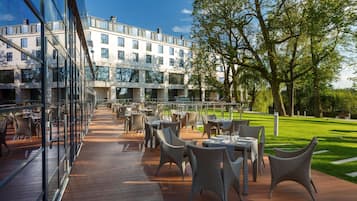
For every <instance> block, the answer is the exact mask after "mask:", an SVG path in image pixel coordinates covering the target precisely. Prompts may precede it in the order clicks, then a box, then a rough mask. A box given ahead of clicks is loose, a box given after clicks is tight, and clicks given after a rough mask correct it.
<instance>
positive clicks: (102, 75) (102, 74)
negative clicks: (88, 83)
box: [95, 66, 109, 81]
mask: <svg viewBox="0 0 357 201" xmlns="http://www.w3.org/2000/svg"><path fill="white" fill-rule="evenodd" d="M95 78H96V80H98V81H109V67H108V66H97V67H96V76H95Z"/></svg>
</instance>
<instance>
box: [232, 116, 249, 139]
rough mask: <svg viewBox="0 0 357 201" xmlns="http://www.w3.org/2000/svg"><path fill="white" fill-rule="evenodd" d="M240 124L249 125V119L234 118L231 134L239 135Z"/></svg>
mask: <svg viewBox="0 0 357 201" xmlns="http://www.w3.org/2000/svg"><path fill="white" fill-rule="evenodd" d="M240 126H249V120H235V119H233V120H232V124H231V127H230V130H229V132H230V134H231V135H238V134H239V129H240Z"/></svg>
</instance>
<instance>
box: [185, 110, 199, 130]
mask: <svg viewBox="0 0 357 201" xmlns="http://www.w3.org/2000/svg"><path fill="white" fill-rule="evenodd" d="M186 118H187V119H186V127H187V126H191V128H192V130H193V129H194V128H196V126H197V118H198V114H197V112H187V113H186Z"/></svg>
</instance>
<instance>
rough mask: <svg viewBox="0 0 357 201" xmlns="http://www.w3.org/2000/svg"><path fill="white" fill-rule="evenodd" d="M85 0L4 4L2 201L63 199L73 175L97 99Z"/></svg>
mask: <svg viewBox="0 0 357 201" xmlns="http://www.w3.org/2000/svg"><path fill="white" fill-rule="evenodd" d="M81 3H84V2H83V0H78V1H57V0H56V1H39V0H30V1H1V8H2V9H0V10H1V15H3V14H5V13H3V12H4V11H6V14H7V15H8V16H13V17H11V18H8V19H7V20H1V21H0V52H3V53H2V54H0V61H6V62H0V83H1V84H0V122H1V124H0V125H5V128H4V131H5V132H4V133H1V137H0V139H1V140H2V139H3V140H2V141H1V143H2V144H1V145H0V146H2V147H3V149H0V161H1V162H0V164H1V165H0V199H1V200H29V201H31V200H34V201H35V200H45V201H47V200H59V199H60V196H61V191H63V190H64V188H65V185H66V183H67V181H68V179H69V173H70V169H71V168H72V166H73V163H74V160H75V158H76V156H77V155H78V152H79V150H80V147H81V145H82V139H83V136H84V135H85V134H86V133H87V130H88V124H89V119H90V117H91V116H90V115H91V114H92V113H93V112H92V111H93V109H94V104H95V102H94V101H95V97H94V93H93V89H91V88H89V86H88V80H87V79H86V76H85V75H86V74H85V70H84V69H85V68H84V66H87V67H88V68H89V73H90V74H92V77H93V73H94V70H93V67H92V62H91V60H90V57H89V51H88V47H87V46H86V45H85V44H86V40H85V37H84V36H85V34H84V29H83V27H82V24H80V22H81V19H82V16H81V13H82V11H79V10H78V9H77V8H79V9H82V8H81V7H80V6H78V5H83V4H81ZM65 25H66V26H65ZM78 25H80V26H78ZM65 27H66V28H65ZM54 31H55V33H56V35H54V34H53V33H54ZM2 129H3V128H2ZM4 143H7V145H8V147H6V146H3V144H4Z"/></svg>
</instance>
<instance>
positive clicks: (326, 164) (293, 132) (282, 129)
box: [210, 112, 357, 183]
mask: <svg viewBox="0 0 357 201" xmlns="http://www.w3.org/2000/svg"><path fill="white" fill-rule="evenodd" d="M210 113H211V112H210ZM212 113H213V112H212ZM215 113H216V115H217V117H218V118H221V112H215ZM225 117H226V118H228V113H226V114H225ZM242 117H243V119H249V120H250V125H251V126H258V125H263V126H265V133H266V148H265V149H266V154H271V153H272V148H274V147H279V148H284V149H294V148H298V147H303V146H305V145H306V144H308V143H309V141H310V140H311V138H312V137H313V136H316V137H318V140H319V143H318V145H317V147H316V149H315V151H319V150H328V152H325V153H321V154H316V155H314V156H313V161H312V168H313V169H316V170H319V171H321V172H325V173H327V174H329V175H334V176H336V177H339V178H342V179H345V180H348V181H351V182H354V183H357V177H354V178H353V177H349V176H347V175H346V173H350V172H356V171H357V161H355V162H349V163H344V164H340V165H334V164H331V163H330V162H331V161H335V160H341V159H346V158H351V157H357V121H356V120H339V119H327V118H312V117H301V116H300V117H279V136H277V137H275V136H274V117H273V116H272V115H262V114H248V113H244V114H243V116H242ZM233 118H234V119H239V114H238V113H235V114H233Z"/></svg>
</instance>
